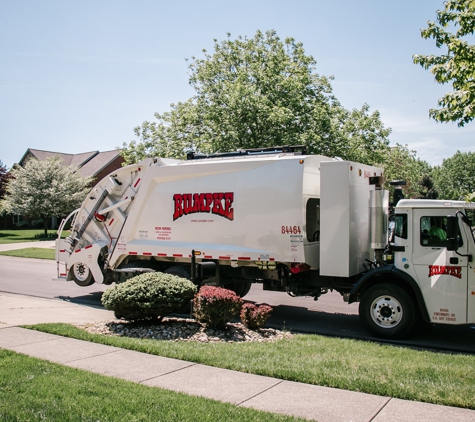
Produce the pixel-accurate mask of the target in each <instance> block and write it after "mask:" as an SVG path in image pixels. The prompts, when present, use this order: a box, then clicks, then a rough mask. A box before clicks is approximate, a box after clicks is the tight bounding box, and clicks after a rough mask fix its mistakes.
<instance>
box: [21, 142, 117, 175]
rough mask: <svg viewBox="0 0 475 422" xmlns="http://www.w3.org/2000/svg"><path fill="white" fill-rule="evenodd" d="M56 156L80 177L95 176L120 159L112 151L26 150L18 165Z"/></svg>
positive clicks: (115, 151) (114, 151)
mask: <svg viewBox="0 0 475 422" xmlns="http://www.w3.org/2000/svg"><path fill="white" fill-rule="evenodd" d="M55 155H57V156H58V157H59V158H60V159H61V161H62V162H63V164H64V165H65V166H73V167H77V168H78V169H79V172H80V174H81V176H83V177H88V176H93V177H95V176H97V175H98V174H99V173H100V172H101V170H103V169H104V168H106V167H107V166H108V165H109V164H111V163H112V162H113V161H114V160H116V159H118V158H119V157H120V153H119V151H118V150H112V151H104V152H99V151H90V152H83V153H80V154H66V153H63V152H53V151H43V150H41V149H32V148H28V150H27V151H26V152H25V154H23V157H22V158H21V160H20V161H19V163H18V164H20V165H21V166H23V165H24V164H25V162H26V161H27V160H28V159H30V158H36V159H37V160H40V161H41V160H45V159H46V158H48V157H53V156H55Z"/></svg>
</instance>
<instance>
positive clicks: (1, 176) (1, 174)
mask: <svg viewBox="0 0 475 422" xmlns="http://www.w3.org/2000/svg"><path fill="white" fill-rule="evenodd" d="M10 178H11V174H10V173H9V171H8V168H7V166H6V165H5V164H3V161H1V160H0V199H2V198H3V197H4V196H5V193H6V192H7V184H8V180H10ZM0 211H1V210H0Z"/></svg>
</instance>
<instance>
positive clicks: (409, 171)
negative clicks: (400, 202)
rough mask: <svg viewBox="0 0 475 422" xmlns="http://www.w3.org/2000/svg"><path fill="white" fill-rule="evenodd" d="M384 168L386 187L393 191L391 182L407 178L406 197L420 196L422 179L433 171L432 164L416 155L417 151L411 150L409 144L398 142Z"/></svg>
mask: <svg viewBox="0 0 475 422" xmlns="http://www.w3.org/2000/svg"><path fill="white" fill-rule="evenodd" d="M382 167H383V168H384V178H385V186H384V187H385V189H389V190H391V191H392V188H391V186H390V185H389V182H391V181H393V180H405V181H406V186H404V187H403V191H404V196H405V197H406V198H419V197H420V191H421V185H420V183H421V181H422V180H423V179H424V177H425V176H427V175H429V174H430V173H431V170H432V169H431V166H430V165H429V164H428V163H427V162H426V161H423V160H421V159H419V158H417V157H416V151H413V150H410V149H409V148H408V146H407V145H400V144H396V146H394V147H392V148H391V149H390V151H389V152H388V154H387V156H386V158H385V159H384V161H383V163H382Z"/></svg>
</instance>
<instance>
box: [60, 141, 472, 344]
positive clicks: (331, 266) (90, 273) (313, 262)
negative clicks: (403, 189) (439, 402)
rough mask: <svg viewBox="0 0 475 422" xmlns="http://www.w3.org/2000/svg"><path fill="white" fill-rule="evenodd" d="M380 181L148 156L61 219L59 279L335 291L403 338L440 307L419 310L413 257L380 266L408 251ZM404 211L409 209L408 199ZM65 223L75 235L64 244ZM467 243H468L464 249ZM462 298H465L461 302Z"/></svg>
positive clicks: (273, 164) (280, 156)
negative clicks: (156, 279) (391, 226)
mask: <svg viewBox="0 0 475 422" xmlns="http://www.w3.org/2000/svg"><path fill="white" fill-rule="evenodd" d="M382 176H383V174H382V169H380V168H376V167H372V166H367V165H363V164H359V163H354V162H349V161H340V160H334V159H331V158H328V157H324V156H319V155H307V154H305V152H304V151H300V150H299V149H296V148H293V147H291V148H288V149H282V150H275V151H268V150H260V151H241V152H237V153H229V154H215V155H212V156H194V155H191V156H190V159H188V160H184V161H180V160H169V159H160V158H155V159H147V160H144V161H142V162H140V163H138V164H134V165H130V166H126V167H123V168H121V169H119V170H117V171H116V172H113V173H112V174H110V175H109V176H107V177H105V178H104V179H103V180H101V181H99V182H98V183H97V185H96V186H95V187H94V188H93V189H92V190H91V192H90V193H89V195H88V197H87V198H86V199H85V201H84V203H83V205H82V207H81V208H80V209H79V210H76V211H75V212H74V213H72V214H71V215H70V216H69V217H68V218H67V219H65V220H63V223H62V225H61V227H60V230H59V232H60V236H59V237H58V240H57V244H56V261H57V265H58V277H60V278H64V279H66V280H74V281H75V282H76V283H77V284H79V285H83V286H86V285H89V284H92V283H94V282H96V283H105V284H111V283H113V282H120V281H123V280H125V279H127V278H128V277H131V276H133V275H136V274H139V273H142V272H148V271H163V272H169V273H173V274H177V275H181V276H184V277H187V278H191V279H192V280H193V281H194V282H196V283H197V284H212V285H217V286H223V287H227V288H231V289H233V290H235V291H236V292H237V293H238V294H240V295H242V296H244V295H245V294H246V293H247V292H248V291H249V288H250V286H251V283H262V284H263V286H264V289H266V290H274V291H284V292H287V293H289V294H291V295H295V296H312V297H314V298H315V299H317V298H318V297H319V296H320V295H321V294H324V293H326V292H327V291H329V290H336V291H339V292H340V293H341V294H342V296H343V297H344V299H345V300H347V301H350V302H353V301H360V300H361V302H362V303H363V304H364V306H365V307H366V308H371V306H372V307H373V310H367V311H366V312H364V311H362V310H361V309H360V315H362V314H363V313H365V314H366V317H365V316H363V315H362V320H363V322H364V323H365V325H366V326H367V327H368V328H369V329H370V330H372V331H373V332H374V333H375V334H377V335H379V336H383V337H397V336H401V335H404V334H405V333H406V332H407V331H408V330H409V328H410V327H404V325H408V326H409V325H412V324H409V323H406V319H407V317H408V316H410V317H412V318H415V316H416V315H415V314H416V312H417V313H422V314H423V316H424V317H425V318H426V319H429V320H431V321H434V318H431V317H430V316H429V312H432V314H430V315H431V316H434V315H435V314H434V312H436V311H433V310H432V307H431V306H430V305H428V304H427V303H426V301H427V297H430V298H433V297H434V293H433V292H431V291H430V289H429V290H428V291H427V289H426V288H422V286H421V283H420V280H421V274H420V273H417V272H416V273H413V272H411V271H412V265H411V266H410V270H409V268H405V265H406V264H407V262H408V260H409V261H411V262H412V256H411V257H410V258H408V257H406V261H404V262H403V261H400V260H398V259H395V261H394V262H392V261H389V262H387V261H384V259H383V256H386V255H388V256H390V255H391V254H392V255H394V256H396V257H401V256H403V254H402V253H401V250H400V249H406V250H407V247H406V246H404V247H403V246H402V245H398V244H397V243H398V242H400V241H401V240H400V239H399V238H398V237H395V238H394V242H392V243H391V241H392V239H388V222H389V196H388V192H387V191H384V190H382V188H381V184H382ZM404 203H405V206H406V207H407V206H408V205H407V203H409V208H410V207H411V205H410V204H411V201H404ZM436 203H437V201H434V202H432V203H431V204H432V205H434V204H436ZM431 204H429V205H431ZM457 206H458V208H457V210H459V209H463V207H461V204H458V205H457ZM432 208H434V207H432ZM404 209H406V208H404ZM436 209H438V208H437V207H436ZM457 210H452V211H451V212H449V214H456V211H457ZM444 211H447V207H446V208H445V209H444ZM397 221H399V220H397ZM69 222H71V235H70V236H69V237H67V238H66V239H62V238H61V232H62V230H63V229H64V227H65V226H66V224H69ZM405 224H406V225H409V224H412V217H411V218H409V221H407V219H406V223H405ZM470 233H471V232H470ZM470 242H471V243H470ZM472 244H473V237H470V239H467V240H466V242H465V245H466V247H468V248H470V246H471V245H472ZM391 245H392V248H393V250H391ZM420 246H421V247H423V245H420ZM445 249H446V248H445ZM451 253H452V254H455V253H456V252H451ZM401 259H402V258H401ZM436 262H438V261H434V264H435V263H436ZM467 265H468V263H467ZM396 270H397V271H400V272H401V273H402V274H403V275H400V274H396V272H395V271H396ZM406 276H407V277H406ZM406 278H407V280H406ZM399 279H401V280H403V281H402V282H399V281H398V280H399ZM409 279H410V280H412V281H408V280H409ZM388 284H389V285H390V287H391V288H390V289H389V293H391V294H390V295H389V296H388V293H386V296H388V297H390V299H387V298H385V294H381V295H379V296H377V297H375V298H374V300H372V302H371V304H367V303H366V302H367V301H366V300H363V298H367V297H370V296H371V297H373V296H375V294H374V291H375V290H377V288H375V287H374V286H382V285H384V286H387V285H388ZM392 286H395V287H392ZM467 286H468V285H467ZM471 286H472V285H471ZM391 289H392V290H391ZM394 289H395V291H394ZM472 289H473V290H475V286H472ZM386 290H387V289H386ZM400 290H402V291H403V293H402V295H403V298H402V299H401V298H400V295H401V294H400ZM368 291H369V292H370V293H372V294H367V292H368ZM404 295H406V296H408V298H406V297H405V296H404ZM467 295H468V290H467V291H466V293H465V296H466V298H465V299H466V301H467ZM442 296H443V294H442ZM470 299H473V296H472V297H471V298H470ZM408 300H410V301H411V302H412V304H413V306H412V308H413V309H412V310H411V306H409V308H408V309H407V311H405V315H404V317H403V316H402V310H398V308H399V309H400V308H401V307H402V305H401V303H400V302H401V301H402V302H406V301H408ZM431 300H432V299H431ZM373 302H374V303H373ZM439 302H440V301H439ZM439 302H438V303H439ZM472 302H473V301H472ZM441 303H442V302H441ZM375 306H376V308H378V307H379V310H374V307H375ZM437 306H438V305H437ZM404 307H405V308H407V307H408V305H406V304H405V305H404ZM469 307H470V309H472V308H473V303H472V304H471V305H470V306H468V304H466V305H465V310H466V313H467V312H468V308H469ZM360 308H361V306H360ZM428 309H430V311H429V310H428ZM440 309H446V308H443V307H442V308H440ZM470 312H471V313H472V314H473V312H474V311H473V309H472V310H471V311H470ZM439 313H440V312H439ZM450 313H453V312H450ZM411 314H414V315H411ZM403 320H404V323H403V322H402V321H403ZM459 321H460V322H461V320H460V319H457V322H456V323H458V322H459ZM436 322H444V323H453V322H454V321H452V322H451V321H449V320H447V321H446V320H444V321H442V320H440V321H439V320H437V321H436ZM464 322H469V321H468V320H467V318H465V321H464ZM397 327H399V328H398V329H395V328H397ZM401 327H402V328H401Z"/></svg>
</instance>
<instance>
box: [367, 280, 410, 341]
mask: <svg viewBox="0 0 475 422" xmlns="http://www.w3.org/2000/svg"><path fill="white" fill-rule="evenodd" d="M359 315H360V320H361V322H362V324H363V325H364V326H365V328H366V329H367V330H368V331H370V332H371V333H372V334H374V335H375V336H376V337H380V338H385V339H398V338H402V337H404V336H405V335H407V334H408V333H409V332H410V331H411V330H412V329H413V328H414V325H415V323H416V309H415V306H414V301H413V300H412V299H411V297H410V296H409V294H408V293H407V292H406V290H404V289H403V288H401V287H399V286H396V285H394V284H376V285H375V286H372V287H370V288H369V289H368V290H367V291H366V292H364V293H363V295H362V297H361V301H360V305H359Z"/></svg>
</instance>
